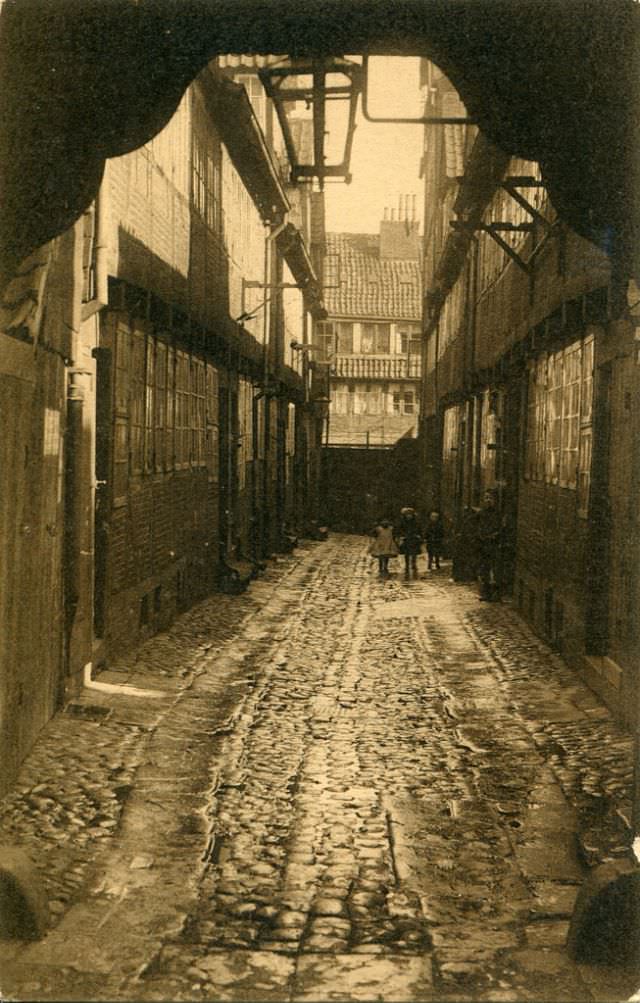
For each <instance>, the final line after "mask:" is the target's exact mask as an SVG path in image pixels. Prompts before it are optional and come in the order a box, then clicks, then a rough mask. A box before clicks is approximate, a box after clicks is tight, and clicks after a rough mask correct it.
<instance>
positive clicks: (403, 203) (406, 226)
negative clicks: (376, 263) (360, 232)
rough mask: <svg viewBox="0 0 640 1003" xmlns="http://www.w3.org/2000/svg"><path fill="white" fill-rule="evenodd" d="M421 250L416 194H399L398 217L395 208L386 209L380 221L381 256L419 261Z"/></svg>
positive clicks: (382, 257)
mask: <svg viewBox="0 0 640 1003" xmlns="http://www.w3.org/2000/svg"><path fill="white" fill-rule="evenodd" d="M421 250H422V245H421V240H420V227H419V223H418V221H417V219H416V196H415V195H409V194H407V195H398V217H397V219H396V210H395V209H385V210H384V219H382V221H381V222H380V242H379V254H380V258H381V259H383V260H384V259H387V260H388V259H392V258H395V259H399V260H402V261H418V260H419V258H420V254H421Z"/></svg>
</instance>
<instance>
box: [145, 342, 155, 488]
mask: <svg viewBox="0 0 640 1003" xmlns="http://www.w3.org/2000/svg"><path fill="white" fill-rule="evenodd" d="M155 348H156V345H155V338H152V337H147V344H146V367H145V402H144V469H145V473H147V474H150V473H152V472H153V470H154V466H155V457H154V447H155V442H154V438H155V437H154V421H155V417H156V416H155V390H156V373H155V363H156V356H155Z"/></svg>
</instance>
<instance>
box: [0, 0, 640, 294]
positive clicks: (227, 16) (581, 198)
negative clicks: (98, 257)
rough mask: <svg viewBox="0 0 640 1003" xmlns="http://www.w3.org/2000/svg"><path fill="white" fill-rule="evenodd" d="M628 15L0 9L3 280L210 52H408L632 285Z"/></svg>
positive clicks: (456, 7)
mask: <svg viewBox="0 0 640 1003" xmlns="http://www.w3.org/2000/svg"><path fill="white" fill-rule="evenodd" d="M639 25H640V10H639V9H638V5H637V4H636V3H634V2H633V0H607V2H606V3H603V2H602V0H576V2H568V0H306V2H303V0H298V2H297V3H295V4H292V3H291V2H290V0H217V2H215V3H214V0H179V2H176V0H108V2H107V0H56V2H55V3H51V2H50V0H6V2H5V4H4V6H3V8H2V11H1V13H0V121H2V123H3V125H2V136H1V137H0V186H1V202H0V273H1V274H3V275H5V276H6V275H7V274H10V273H11V272H12V271H13V269H14V268H15V267H16V265H17V264H18V263H19V261H20V260H22V259H23V258H24V257H25V256H26V255H27V254H28V253H30V252H31V251H32V250H34V249H35V248H36V247H38V246H40V245H41V244H43V243H45V242H46V241H47V240H49V239H51V238H52V237H54V236H56V235H57V234H59V233H61V232H62V231H63V230H64V229H66V228H67V227H68V226H69V225H70V224H71V223H72V222H73V220H74V219H75V218H77V216H78V215H79V214H80V213H81V212H82V211H83V210H84V209H85V208H86V206H87V205H88V204H89V202H90V201H91V200H92V199H93V198H94V196H95V194H96V192H97V190H98V187H99V183H100V179H101V176H102V172H103V169H104V162H105V159H106V158H108V157H112V156H118V155H120V154H122V153H125V152H127V151H130V150H132V149H134V148H136V147H138V146H140V145H142V144H143V143H145V142H146V141H148V140H149V139H150V138H151V137H152V136H153V135H154V134H155V133H157V132H158V131H159V130H160V129H161V128H162V127H163V126H164V125H165V124H166V123H167V121H168V120H169V118H170V117H171V115H172V113H173V111H174V110H175V108H176V106H177V104H178V102H179V100H180V97H181V95H182V93H183V92H184V90H185V88H186V87H187V86H188V84H189V83H190V81H191V80H192V79H193V78H194V77H195V76H196V75H197V74H198V72H199V71H200V70H201V69H202V67H203V66H204V65H205V64H206V62H207V61H208V60H209V59H211V58H212V57H214V56H215V55H217V54H220V53H228V52H235V53H241V52H247V53H248V52H253V53H277V52H287V53H290V54H293V55H295V54H303V53H318V54H330V53H360V52H370V53H405V54H417V55H424V56H427V57H429V58H431V59H432V60H433V61H434V62H436V63H438V64H439V65H440V66H441V68H442V69H443V70H444V71H445V72H446V73H447V75H448V76H449V78H450V79H451V80H452V82H453V83H454V85H455V86H456V87H457V88H458V90H459V92H460V94H461V96H462V98H463V100H464V102H465V104H466V105H467V107H468V109H469V111H470V113H471V115H472V116H473V117H474V119H475V120H476V121H477V122H478V124H479V126H480V128H481V129H482V130H483V131H484V132H485V134H486V135H487V136H488V137H489V138H490V139H492V140H493V141H494V142H495V143H496V144H497V145H498V146H499V147H501V148H502V149H503V150H504V151H505V152H506V153H508V154H511V155H517V156H522V157H526V158H527V159H532V160H537V161H538V162H539V163H540V165H541V169H542V174H543V178H544V180H545V182H546V185H547V187H548V190H549V194H550V198H551V200H552V202H553V204H554V206H555V208H556V210H557V211H558V213H559V215H560V216H561V218H563V219H564V220H565V221H566V222H567V223H568V224H569V225H570V226H572V227H573V228H574V229H575V230H576V231H577V232H578V233H580V234H582V235H583V236H585V237H587V238H588V239H590V240H591V241H593V242H594V243H596V244H597V245H598V246H600V247H602V248H604V249H605V250H606V251H607V252H608V253H610V254H611V255H612V257H613V258H614V260H615V262H616V263H617V265H618V266H619V267H620V268H621V269H622V270H623V272H624V273H625V274H632V273H635V274H636V275H637V274H638V268H637V263H638V235H639V233H640V178H639V174H640V169H639V165H640V157H639V156H638V154H639V153H640V150H639V149H638V138H637V137H638V125H639V117H640V88H639V86H638V75H639V72H640V51H639V50H640V45H639V44H638V43H639V36H640V31H639Z"/></svg>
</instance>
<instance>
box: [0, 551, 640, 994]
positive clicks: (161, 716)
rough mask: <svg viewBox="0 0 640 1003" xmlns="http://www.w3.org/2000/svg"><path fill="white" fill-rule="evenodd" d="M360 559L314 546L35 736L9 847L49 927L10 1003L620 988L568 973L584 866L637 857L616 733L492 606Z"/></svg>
mask: <svg viewBox="0 0 640 1003" xmlns="http://www.w3.org/2000/svg"><path fill="white" fill-rule="evenodd" d="M365 551H366V541H364V540H363V539H362V538H358V537H333V538H332V539H330V540H329V541H328V542H327V543H324V544H310V545H308V547H307V548H306V549H304V550H299V551H298V552H297V553H296V555H294V556H292V557H288V558H283V559H282V560H280V561H279V562H277V563H276V564H274V565H272V566H271V567H270V569H269V570H268V571H267V573H266V574H265V575H264V576H263V577H262V578H261V579H260V580H259V581H256V582H254V583H252V586H251V590H250V592H249V593H247V594H246V595H244V596H240V597H228V596H216V597H213V598H212V599H211V600H208V601H207V602H205V603H202V604H200V605H199V606H198V607H197V608H196V609H195V610H193V611H191V612H190V613H189V614H187V615H185V616H183V617H181V618H180V620H179V621H178V622H177V623H176V624H175V625H174V627H173V628H172V630H171V631H170V632H169V633H167V634H165V635H161V636H160V637H157V638H154V639H152V640H151V641H150V642H149V643H148V644H146V645H145V646H143V648H141V649H140V651H139V652H138V653H137V656H136V658H135V660H133V659H129V660H128V661H123V662H122V663H120V664H118V665H115V666H112V667H111V668H110V670H109V672H107V673H103V674H102V675H101V676H100V677H99V679H100V681H102V682H103V683H107V684H108V685H110V686H112V687H117V686H119V685H121V684H122V683H125V684H126V685H127V686H129V687H131V686H135V687H137V688H138V689H139V690H144V691H148V692H147V695H146V697H145V696H134V695H131V691H130V690H129V691H127V690H126V689H125V690H124V691H122V690H121V691H119V692H114V693H109V692H106V691H105V690H104V689H102V690H87V691H85V692H84V694H83V695H82V697H81V698H79V699H78V700H77V701H75V702H74V704H73V705H72V707H71V708H69V710H68V711H67V712H65V713H64V714H61V715H59V716H58V717H57V718H56V719H55V720H54V721H53V722H52V723H51V725H50V726H49V728H47V729H46V731H45V733H44V734H43V737H42V739H41V741H40V742H39V743H38V744H37V746H36V748H35V749H34V752H33V754H32V755H31V756H30V757H29V760H28V761H27V763H26V764H25V767H24V769H23V771H22V773H21V776H20V778H19V781H18V784H17V786H16V788H15V790H14V792H13V793H12V794H11V795H10V796H9V797H8V798H7V799H6V801H5V802H4V804H3V807H2V811H1V812H0V841H1V842H2V843H19V844H22V845H26V846H28V847H29V848H30V849H31V850H32V851H33V853H34V856H35V859H36V860H37V862H38V864H39V866H40V868H41V871H42V875H43V881H44V883H45V885H46V888H47V891H48V894H49V897H50V900H51V903H52V929H51V931H50V933H49V934H48V936H47V937H45V938H44V939H43V941H41V942H39V943H36V944H30V945H26V944H19V943H15V942H5V943H4V945H2V946H0V967H2V971H3V976H2V984H1V985H0V989H1V990H2V992H3V995H4V996H5V997H7V998H14V999H24V1000H27V999H43V1000H44V999H48V1000H52V999H86V1000H89V999H94V1000H108V999H114V1000H291V1001H307V1000H309V1001H311V1000H329V999H335V1000H374V999H377V1000H412V1001H421V1000H424V1001H429V1000H443V1001H446V1000H451V1001H453V1000H532V1001H535V1000H547V1001H548V1000H558V1001H560V1000H567V1001H569V1000H575V1001H581V1000H585V1001H589V1000H603V1001H604V1000H622V999H626V998H628V996H630V995H631V993H632V991H633V990H634V989H637V985H634V981H635V982H637V983H638V984H640V978H637V979H634V977H633V975H632V974H631V973H629V972H623V971H620V970H615V971H614V970H611V969H610V970H603V969H596V968H594V967H591V966H584V965H580V966H577V965H575V964H573V963H572V962H571V961H570V959H569V957H568V956H567V954H566V952H565V950H564V942H565V938H566V934H567V929H568V922H569V918H570V916H571V911H572V908H573V903H574V900H575V897H576V894H577V892H578V890H579V888H580V885H581V884H582V882H583V879H584V876H585V873H586V870H587V866H586V865H593V864H595V863H597V862H600V861H602V860H604V859H610V858H611V857H613V856H616V855H622V854H624V853H626V852H627V850H628V841H629V837H628V828H627V823H626V820H627V819H628V817H629V810H630V808H629V800H628V799H629V793H630V786H631V740H630V738H629V736H627V735H625V734H623V733H621V732H620V731H618V729H617V728H616V727H615V725H614V724H613V722H612V720H611V718H610V716H609V714H608V712H607V711H606V710H605V709H604V708H603V707H602V705H601V704H600V703H599V701H598V700H597V698H596V697H595V696H594V695H593V694H592V693H591V692H590V691H589V690H588V689H587V688H586V687H585V686H584V685H583V684H582V683H581V682H580V681H579V679H578V677H577V676H576V674H575V673H573V672H572V671H571V670H570V669H568V668H567V667H566V665H565V664H564V663H563V662H562V660H561V659H560V658H559V657H558V656H556V655H554V654H553V653H552V652H550V651H549V649H548V648H547V647H546V646H545V645H544V644H543V643H542V642H540V641H539V640H538V639H537V638H535V637H534V636H533V635H532V634H531V632H530V631H529V630H528V629H527V627H526V626H525V625H524V624H523V623H522V621H521V620H520V619H519V617H518V616H517V614H516V613H515V612H514V611H513V610H512V609H511V608H510V607H509V606H508V605H506V604H502V605H494V604H491V605H487V604H480V603H478V601H477V598H476V595H475V590H473V589H472V588H470V587H468V586H460V585H456V584H454V583H452V582H450V581H449V580H448V579H447V571H446V570H443V571H441V572H434V573H425V572H424V569H422V575H423V576H424V577H420V578H419V579H417V580H414V581H411V582H405V581H404V580H403V579H402V578H401V577H400V576H399V575H395V576H394V575H392V576H391V577H390V578H389V579H388V580H385V581H381V580H380V579H378V577H377V576H376V575H375V574H374V572H373V568H372V563H371V560H370V559H369V558H368V557H366V555H365ZM422 560H424V559H422ZM578 834H581V838H580V839H578V838H577V836H578ZM578 851H580V852H578Z"/></svg>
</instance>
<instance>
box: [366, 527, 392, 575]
mask: <svg viewBox="0 0 640 1003" xmlns="http://www.w3.org/2000/svg"><path fill="white" fill-rule="evenodd" d="M372 535H373V543H372V544H371V546H370V547H369V553H370V554H371V556H372V557H377V558H378V569H379V571H380V575H381V576H382V578H386V577H387V575H388V574H389V558H390V557H396V556H397V554H398V547H397V544H396V541H395V540H394V537H393V526H392V525H391V523H390V522H389V520H388V519H381V520H380V522H379V523H378V525H377V526H376V528H375V529H374V531H373V534H372Z"/></svg>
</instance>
